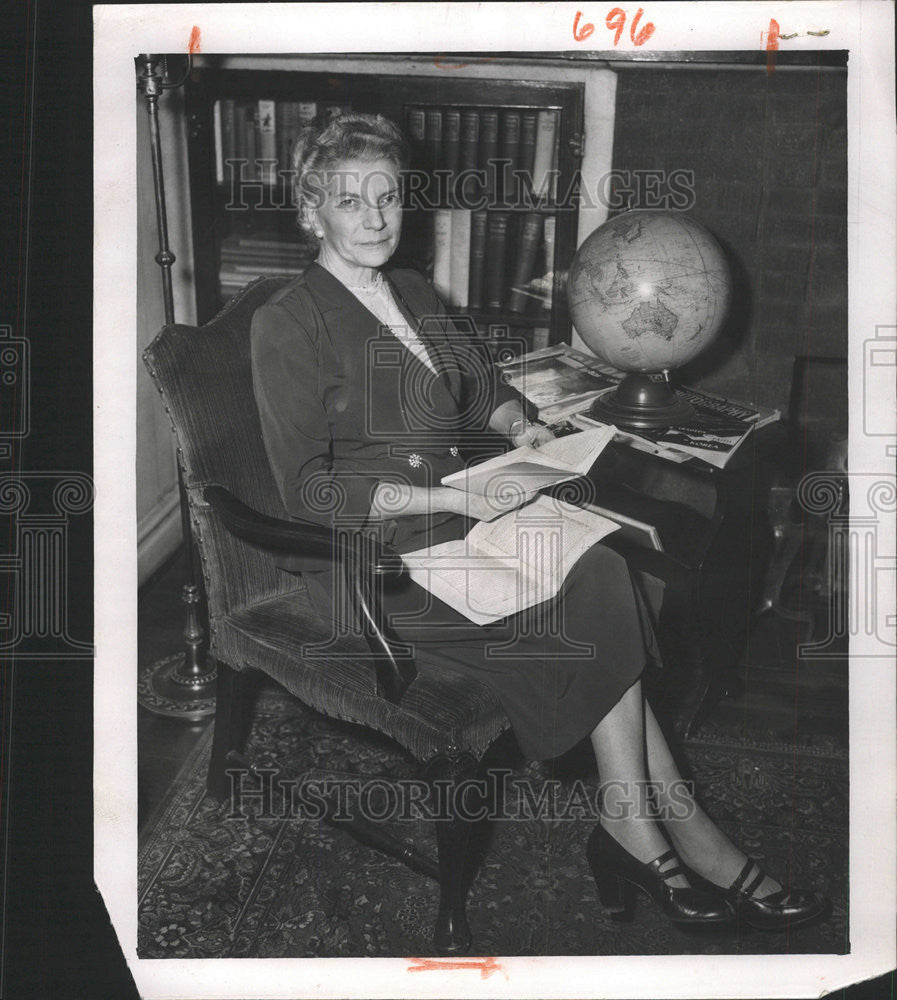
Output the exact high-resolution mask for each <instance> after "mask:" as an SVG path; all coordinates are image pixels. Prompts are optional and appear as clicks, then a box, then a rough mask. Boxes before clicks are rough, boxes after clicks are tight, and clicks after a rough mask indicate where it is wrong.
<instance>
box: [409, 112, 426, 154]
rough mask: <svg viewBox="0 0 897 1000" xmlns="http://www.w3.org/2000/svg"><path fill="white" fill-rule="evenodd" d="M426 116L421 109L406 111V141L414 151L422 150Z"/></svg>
mask: <svg viewBox="0 0 897 1000" xmlns="http://www.w3.org/2000/svg"><path fill="white" fill-rule="evenodd" d="M426 128H427V116H426V114H425V113H424V109H423V108H409V109H408V140H409V142H410V143H411V145H412V147H413V148H414V149H423V146H424V138H425V137H426Z"/></svg>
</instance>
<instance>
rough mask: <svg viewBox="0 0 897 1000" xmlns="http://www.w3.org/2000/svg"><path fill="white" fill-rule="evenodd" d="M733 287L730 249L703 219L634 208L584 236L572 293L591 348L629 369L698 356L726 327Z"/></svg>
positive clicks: (661, 366)
mask: <svg viewBox="0 0 897 1000" xmlns="http://www.w3.org/2000/svg"><path fill="white" fill-rule="evenodd" d="M731 287H732V283H731V277H730V273H729V267H728V264H727V263H726V259H725V256H724V254H723V251H722V249H721V248H720V246H719V244H718V243H717V241H716V240H715V239H714V237H713V236H712V234H711V233H710V232H709V231H708V230H707V229H706V228H705V227H704V226H702V225H701V224H700V223H699V222H697V221H695V220H694V219H693V218H691V216H689V215H686V214H684V213H681V212H660V211H657V212H654V211H639V210H634V211H630V212H625V213H623V214H622V215H618V216H615V217H614V218H612V219H610V220H609V221H607V222H605V223H604V225H602V226H599V227H598V228H597V229H596V230H595V231H594V232H593V233H591V234H590V235H589V236H588V237H587V238H586V239H585V240H584V242H583V243H582V245H581V246H580V248H579V249H578V250H577V251H576V256H575V257H574V259H573V264H572V266H571V268H570V276H569V280H568V284H567V294H568V298H569V302H570V315H571V317H572V319H573V325H574V326H575V327H576V331H577V333H579V335H580V337H582V339H583V341H584V342H585V343H586V345H587V346H588V347H589V348H590V350H592V351H593V352H594V353H595V354H597V355H598V356H599V357H600V358H602V359H603V360H605V361H606V362H607V363H608V364H611V365H613V366H614V367H615V368H618V369H620V370H622V371H629V372H661V371H668V370H670V369H673V368H678V367H680V366H681V365H684V364H686V363H687V362H688V361H691V359H692V358H694V357H696V356H697V355H698V354H700V353H701V351H703V350H704V348H705V347H707V346H708V344H709V343H710V342H711V341H712V340H713V338H714V337H715V336H716V335H717V333H719V330H720V327H721V326H722V324H723V321H724V320H725V318H726V313H727V311H728V307H729V300H730V298H731Z"/></svg>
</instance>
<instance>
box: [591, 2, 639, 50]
mask: <svg viewBox="0 0 897 1000" xmlns="http://www.w3.org/2000/svg"><path fill="white" fill-rule="evenodd" d="M644 13H645V12H644V10H642V8H641V7H639V9H638V10H637V11H636V12H635V14H634V15H633V16H632V19H631V20H629V37H630V39H631V40H632V44H633V45H644V44H645V42H647V41H648V39H649V38H650V37H651V36H652V35H653V34H654V25H653V24H652V23H651V22H650V21H646V22H645V23H644V24H642V25H641V27H639V24H640V23H641V20H642V15H643V14H644ZM627 20H628V13H627V12H626V11H625V10H623V8H622V7H614V9H613V10H611V11H609V12H608V14H607V16H606V17H605V18H604V24H605V26H606V27H607V29H608V30H609V31H612V32H614V45H619V43H620V37H621V36H622V34H623V31H624V29H625V27H626V21H627ZM594 31H595V25H594V24H592V23H591V21H585V20H583V13H582V11H581V10H578V11H577V12H576V16H575V17H574V18H573V38H574V39H575V40H576V41H577V42H584V41H585V40H586V39H587V38H589V37H590V36H591V35H592V34H593V33H594Z"/></svg>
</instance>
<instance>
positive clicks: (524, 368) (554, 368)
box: [498, 344, 619, 423]
mask: <svg viewBox="0 0 897 1000" xmlns="http://www.w3.org/2000/svg"><path fill="white" fill-rule="evenodd" d="M498 368H499V370H500V371H501V377H502V380H503V381H504V382H506V383H507V384H508V385H510V386H512V387H513V388H514V389H516V390H517V391H518V392H519V393H520V395H521V396H524V397H525V398H526V399H527V400H529V402H530V403H532V404H533V406H535V407H536V409H537V411H538V414H539V419H540V420H542V421H544V422H545V423H554V422H555V421H557V420H561V419H563V418H564V417H566V416H567V415H569V414H570V413H576V412H579V411H581V410H584V409H587V408H588V406H589V405H590V404H591V402H592V400H593V399H595V397H596V396H599V395H600V394H601V393H602V392H606V391H607V390H608V389H612V388H613V387H614V386H615V385H616V384H617V382H619V374H618V373H617V372H616V371H615V369H613V368H610V367H608V366H607V365H605V364H603V363H602V362H601V361H599V360H598V358H596V357H595V356H594V355H591V354H586V353H585V352H584V351H578V350H576V348H574V347H569V346H568V345H566V344H560V345H557V346H555V347H545V348H543V349H542V350H540V351H532V352H530V353H529V354H525V355H523V356H522V357H519V358H514V359H512V360H511V361H504V362H499V363H498Z"/></svg>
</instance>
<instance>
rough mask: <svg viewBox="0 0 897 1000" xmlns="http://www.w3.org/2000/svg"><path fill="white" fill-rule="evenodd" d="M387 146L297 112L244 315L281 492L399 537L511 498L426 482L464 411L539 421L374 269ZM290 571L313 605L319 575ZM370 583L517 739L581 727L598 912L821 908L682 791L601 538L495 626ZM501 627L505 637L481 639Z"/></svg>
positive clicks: (537, 437)
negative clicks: (286, 251) (277, 280)
mask: <svg viewBox="0 0 897 1000" xmlns="http://www.w3.org/2000/svg"><path fill="white" fill-rule="evenodd" d="M406 164H407V149H406V144H405V141H404V139H403V137H402V135H401V133H400V132H399V131H398V129H397V128H396V127H395V126H394V125H393V124H392V123H391V122H389V121H387V120H385V119H383V118H381V117H373V116H368V115H361V114H349V115H344V116H342V117H339V118H337V119H335V120H333V121H331V122H330V123H329V124H328V125H327V126H326V127H325V128H323V129H314V128H310V129H306V130H305V131H304V132H303V133H302V135H301V136H300V137H299V139H298V141H297V143H296V147H295V152H294V164H293V165H294V168H295V170H296V177H295V181H294V194H295V199H296V204H297V208H298V219H299V225H300V228H301V230H302V232H303V233H304V235H305V237H306V238H307V240H308V241H309V243H310V245H311V246H312V248H316V249H317V260H316V262H315V263H313V264H311V265H310V266H309V267H308V269H307V271H306V272H305V273H304V274H303V275H302V276H301V277H299V278H297V279H296V280H295V281H293V282H291V283H290V284H289V285H287V286H286V287H285V288H283V289H281V290H280V291H278V292H277V293H276V294H275V295H274V296H273V297H272V298H271V300H270V301H269V302H268V303H266V304H265V305H264V306H262V307H261V308H260V309H259V310H258V311H257V312H256V314H255V317H254V319H253V324H252V363H253V373H254V386H255V394H256V399H257V402H258V408H259V413H260V416H261V421H262V428H263V432H264V438H265V445H266V448H267V451H268V457H269V460H270V463H271V467H272V469H273V471H274V475H275V478H276V480H277V483H278V487H279V489H280V492H281V494H282V496H283V500H284V504H285V505H286V508H287V510H288V511H289V512H290V514H291V515H293V516H295V517H299V518H304V519H311V520H315V521H318V522H324V523H331V522H332V521H333V519H334V517H335V516H339V517H342V518H349V519H350V521H351V523H353V524H355V525H358V526H361V525H367V526H368V527H372V526H373V527H375V528H376V529H377V530H378V531H379V533H380V536H381V538H382V540H383V541H384V542H386V543H388V544H389V545H391V546H392V547H393V548H395V549H396V550H397V551H399V552H409V551H412V550H414V549H418V548H420V547H421V546H423V545H427V544H433V543H434V542H437V541H444V540H448V539H458V538H462V537H464V536H465V535H466V533H467V531H468V530H469V528H470V526H471V525H472V523H474V522H475V521H477V520H490V519H492V518H494V517H496V516H497V515H498V514H500V513H502V512H503V511H510V510H513V509H516V508H517V507H519V506H521V505H523V504H525V503H527V502H528V501H529V500H530V499H531V496H530V495H529V494H527V493H525V492H523V491H516V490H511V491H505V492H503V494H502V496H501V498H500V499H498V500H497V499H495V498H490V499H489V500H487V499H485V498H483V497H478V496H476V495H471V494H467V493H464V492H461V491H459V490H454V489H450V488H446V487H443V486H441V485H440V479H441V478H442V477H443V476H445V475H446V474H448V473H451V472H455V471H457V470H459V469H461V468H463V460H462V458H461V457H460V455H459V449H458V444H459V443H462V442H468V443H469V442H470V440H471V436H474V437H475V436H476V435H477V434H481V433H483V432H492V433H493V434H495V433H497V434H500V435H504V436H505V437H506V438H507V439H508V440H509V441H510V442H511V444H513V445H515V446H516V445H522V444H526V443H529V444H533V445H537V446H538V445H539V444H540V443H542V442H544V441H545V440H547V439H549V438H550V437H551V432H550V431H549V430H548V429H547V428H545V427H542V426H540V425H537V424H533V423H531V422H530V421H529V420H528V419H527V412H526V409H525V406H524V404H523V402H522V401H521V399H520V397H519V396H518V395H517V394H516V393H515V392H513V391H512V390H510V389H509V388H508V387H506V386H503V385H501V383H500V382H498V381H497V380H496V379H495V378H494V377H493V375H492V373H491V366H489V364H488V361H487V360H484V359H483V358H481V357H479V355H478V352H477V350H476V349H475V342H474V341H472V340H471V339H470V338H468V337H465V336H464V335H463V334H462V332H461V331H460V330H459V329H458V328H456V326H455V325H454V324H453V323H452V321H451V320H450V319H449V318H448V316H447V314H446V310H445V309H444V307H443V305H442V303H441V302H440V301H439V299H438V297H437V296H436V294H435V293H434V291H433V289H432V287H431V285H430V284H429V282H428V281H426V280H425V279H424V278H423V277H422V276H421V275H419V274H418V273H417V272H415V271H411V270H398V269H397V270H392V271H384V270H382V269H383V268H384V266H385V265H386V264H387V263H388V261H389V259H390V257H391V256H392V255H393V252H394V251H395V249H396V247H397V245H398V242H399V236H400V234H401V229H402V199H401V174H402V171H403V170H404V169H405V167H406ZM325 500H326V501H327V503H325V502H324V501H325ZM309 585H310V589H311V591H312V594H313V595H316V596H317V600H318V601H319V602H320V609H321V610H322V612H325V613H329V612H330V610H331V608H332V603H331V602H332V598H333V595H332V588H331V587H330V581H329V579H328V578H327V577H326V576H323V575H322V576H321V577H320V578H319V579H315V578H314V577H311V578H310V580H309ZM385 600H386V602H387V610H388V611H389V612H391V613H395V614H393V618H392V620H393V623H394V628H395V631H396V632H397V633H398V634H399V636H400V638H403V639H406V640H408V641H410V642H413V643H414V644H415V651H416V655H417V656H418V659H419V660H420V662H422V663H424V664H426V663H427V662H428V661H429V662H435V663H439V664H441V665H443V666H447V667H450V668H451V669H454V670H456V671H458V672H460V673H462V674H464V675H467V676H470V677H471V678H476V680H478V681H480V682H481V683H483V684H486V685H487V686H489V687H490V688H491V689H492V690H493V691H494V692H495V694H496V696H497V697H498V699H499V700H500V701H501V704H502V705H503V707H504V709H505V711H506V712H507V715H508V718H509V719H510V721H511V725H512V727H513V731H514V733H515V735H516V737H517V740H518V742H519V744H520V746H521V748H522V750H523V751H524V753H525V754H527V755H528V756H529V757H531V758H533V759H545V758H549V757H554V756H557V755H559V754H561V753H563V752H564V751H566V750H568V749H570V748H571V747H572V746H573V745H574V744H576V743H577V742H579V741H580V740H581V739H583V738H584V737H586V736H588V737H589V739H590V740H591V744H592V747H593V748H594V753H595V759H596V761H597V764H598V769H599V773H600V776H601V778H602V784H603V787H604V789H605V791H604V795H603V799H602V807H601V809H602V813H601V820H600V822H599V824H598V825H597V826H596V828H595V830H594V832H593V833H592V835H591V837H590V840H589V844H588V859H589V863H590V865H591V868H592V871H593V874H594V876H595V879H596V881H597V883H598V890H599V898H600V900H601V902H602V905H604V906H605V907H606V908H608V909H609V910H610V911H611V912H613V913H615V914H617V915H618V916H621V915H629V914H631V905H630V903H631V899H632V896H633V893H634V889H635V887H640V888H641V889H642V890H644V891H645V892H647V894H648V895H649V896H650V897H651V898H652V899H653V900H654V901H655V903H656V904H658V905H659V906H660V907H661V908H662V910H663V912H664V913H665V914H666V915H667V916H668V917H669V918H670V919H671V920H673V921H675V922H677V923H679V924H688V925H706V924H720V923H726V922H730V921H732V920H733V919H734V917H735V916H736V915H737V916H738V917H739V918H740V919H741V920H742V921H744V922H747V923H749V924H752V925H756V926H758V927H763V928H771V929H778V928H782V929H784V928H788V927H791V926H794V925H795V924H797V923H800V922H803V921H807V920H810V919H812V918H814V917H816V916H818V915H819V914H820V913H821V912H822V910H823V905H824V901H823V900H822V899H820V898H819V897H817V896H815V895H808V894H798V893H786V892H785V891H784V890H783V889H782V887H781V886H780V885H779V884H778V883H777V882H775V881H774V880H773V879H772V878H771V877H769V876H768V875H766V874H764V872H763V871H762V870H761V869H760V868H759V867H758V865H757V864H756V863H754V862H753V861H752V860H750V859H749V858H747V857H746V856H745V855H744V854H742V853H741V851H739V850H738V849H737V848H736V847H735V846H734V844H732V842H731V841H730V840H729V839H728V838H727V837H726V836H725V835H724V834H723V833H722V831H720V830H719V829H718V828H717V827H716V826H715V824H714V823H713V822H712V821H711V820H710V819H709V818H708V816H707V815H706V814H705V813H704V812H703V811H702V809H701V808H700V806H698V804H697V803H696V802H695V801H694V799H693V798H692V797H691V796H690V794H689V792H688V790H687V786H686V785H685V783H684V782H683V780H682V778H681V776H680V774H679V772H678V770H677V768H676V765H675V764H674V762H673V758H672V756H671V754H670V751H669V748H668V746H667V744H666V742H665V739H664V737H663V735H662V733H661V730H660V727H659V726H658V723H657V721H656V720H655V717H654V715H653V714H652V712H651V709H650V707H649V706H648V705H647V704H646V703H645V700H644V697H643V693H642V686H641V681H640V675H641V673H642V671H643V669H644V668H645V666H646V664H647V663H648V662H649V661H651V660H653V659H656V658H657V650H656V645H655V640H654V635H653V631H652V627H651V620H650V614H649V612H648V610H647V608H646V605H645V603H644V601H643V599H642V597H641V594H640V593H639V591H638V589H637V588H636V587H635V586H634V585H633V582H632V580H631V577H630V574H629V570H628V568H627V566H626V563H625V562H624V560H623V559H622V558H620V557H619V556H618V555H617V554H615V553H614V552H612V551H611V550H610V549H608V548H606V547H604V546H602V545H595V546H593V547H592V548H591V549H590V550H589V551H588V552H587V553H586V554H585V555H584V556H582V557H581V558H580V559H579V561H578V562H577V563H576V565H575V566H574V568H573V569H572V571H571V572H570V574H569V576H568V577H567V579H566V581H565V582H564V585H563V586H562V588H561V591H560V593H559V595H558V596H557V597H556V598H555V599H554V600H552V601H549V602H546V603H545V604H543V605H540V606H537V607H536V608H532V609H529V610H528V611H524V612H521V613H519V614H518V615H514V616H511V617H509V618H507V619H506V620H504V621H503V622H500V623H497V625H495V626H483V627H478V626H475V625H473V624H472V623H471V622H470V621H468V620H467V619H466V618H464V617H462V616H461V615H459V614H458V613H456V612H455V611H453V610H452V609H450V608H448V607H447V606H446V605H444V604H443V603H442V602H440V601H439V600H437V599H435V598H433V597H432V596H431V595H429V594H428V593H427V592H426V591H424V590H423V589H422V588H420V587H418V586H416V585H415V584H409V585H408V586H406V587H405V588H404V589H401V590H399V591H398V592H396V593H390V592H387V594H386V595H385ZM545 622H551V623H552V627H551V628H548V629H546V627H545ZM509 642H511V643H513V656H511V657H508V656H496V655H490V650H491V651H492V652H493V653H494V651H495V649H496V647H497V645H500V644H502V643H509ZM649 783H650V787H652V788H653V789H654V794H653V798H651V799H649V797H648V795H647V792H646V789H647V788H648V787H649ZM683 801H685V803H686V804H687V807H688V808H687V809H684V808H683ZM664 816H666V817H677V818H675V819H668V820H667V822H665V823H664V822H662V821H661V817H664ZM693 876H697V877H698V880H696V881H697V882H699V884H700V887H698V885H697V884H692V879H693Z"/></svg>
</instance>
